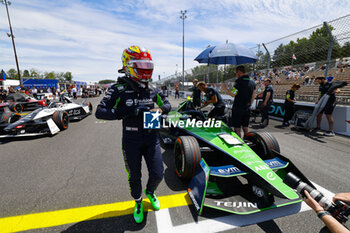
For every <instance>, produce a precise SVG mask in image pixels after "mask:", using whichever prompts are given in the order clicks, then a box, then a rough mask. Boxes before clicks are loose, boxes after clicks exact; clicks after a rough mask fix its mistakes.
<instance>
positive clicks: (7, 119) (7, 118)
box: [0, 112, 21, 124]
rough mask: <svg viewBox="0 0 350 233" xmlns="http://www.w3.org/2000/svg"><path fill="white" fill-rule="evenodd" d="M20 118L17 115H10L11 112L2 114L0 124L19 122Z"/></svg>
mask: <svg viewBox="0 0 350 233" xmlns="http://www.w3.org/2000/svg"><path fill="white" fill-rule="evenodd" d="M20 118H21V115H19V114H18V113H12V112H4V113H2V115H1V116H0V123H7V124H12V123H14V122H16V121H17V120H19V119H20Z"/></svg>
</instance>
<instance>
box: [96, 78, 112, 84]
mask: <svg viewBox="0 0 350 233" xmlns="http://www.w3.org/2000/svg"><path fill="white" fill-rule="evenodd" d="M115 82H116V81H115V80H112V79H104V80H100V81H99V82H98V83H99V84H108V83H115Z"/></svg>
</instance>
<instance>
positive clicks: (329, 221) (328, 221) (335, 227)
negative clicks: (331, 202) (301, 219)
mask: <svg viewBox="0 0 350 233" xmlns="http://www.w3.org/2000/svg"><path fill="white" fill-rule="evenodd" d="M304 194H305V196H306V197H303V201H305V203H306V204H307V205H308V206H310V207H311V208H312V209H313V210H314V211H315V212H316V213H317V214H318V215H319V214H321V215H322V216H319V218H320V219H321V220H322V222H323V223H324V224H325V225H326V227H327V228H328V229H329V231H330V232H332V233H349V232H350V231H349V230H348V229H347V228H346V227H345V226H344V225H343V224H341V223H340V222H338V221H337V220H336V219H335V218H334V217H333V216H332V215H330V214H329V213H328V212H327V211H325V210H324V209H323V207H322V206H320V204H318V202H317V201H315V199H313V198H312V197H311V196H310V194H309V193H308V192H307V191H306V190H305V191H304ZM336 196H337V195H336ZM336 196H334V198H338V197H339V196H340V198H341V199H339V200H344V199H343V198H345V197H344V196H346V198H349V197H350V193H345V195H344V193H340V194H339V196H337V197H336ZM347 200H348V199H347ZM322 212H326V213H328V214H322Z"/></svg>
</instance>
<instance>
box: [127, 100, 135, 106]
mask: <svg viewBox="0 0 350 233" xmlns="http://www.w3.org/2000/svg"><path fill="white" fill-rule="evenodd" d="M133 104H134V101H133V100H132V99H127V100H126V101H125V105H126V106H128V107H130V106H132V105H133Z"/></svg>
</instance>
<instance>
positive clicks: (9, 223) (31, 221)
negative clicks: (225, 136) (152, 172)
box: [0, 193, 192, 232]
mask: <svg viewBox="0 0 350 233" xmlns="http://www.w3.org/2000/svg"><path fill="white" fill-rule="evenodd" d="M158 198H159V201H160V203H161V209H168V208H173V207H180V206H187V205H191V204H192V201H191V199H190V198H189V196H188V194H187V193H180V194H174V195H168V196H161V197H158ZM134 203H135V202H134V201H133V200H132V201H125V202H118V203H111V204H104V205H95V206H87V207H79V208H72V209H65V210H56V211H50V212H42V213H35V214H27V215H19V216H12V217H5V218H0V231H1V232H18V231H26V230H33V229H40V228H47V227H54V226H60V225H65V224H70V223H76V222H82V221H86V220H95V219H102V218H111V217H118V216H122V215H129V214H132V213H133V212H134ZM144 211H145V212H146V211H153V208H152V207H151V204H150V202H149V200H148V199H144Z"/></svg>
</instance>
